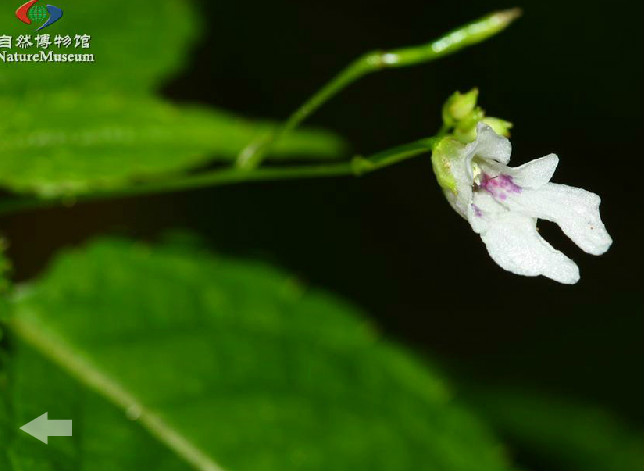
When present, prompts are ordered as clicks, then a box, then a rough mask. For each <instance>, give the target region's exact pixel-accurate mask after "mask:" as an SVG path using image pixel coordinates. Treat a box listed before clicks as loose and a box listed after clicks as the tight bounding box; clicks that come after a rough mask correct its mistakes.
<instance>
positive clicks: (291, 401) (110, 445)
mask: <svg viewBox="0 0 644 471" xmlns="http://www.w3.org/2000/svg"><path fill="white" fill-rule="evenodd" d="M13 304H14V312H13V315H12V320H11V322H10V326H11V331H12V333H13V334H14V335H13V336H12V339H14V347H15V351H14V354H13V357H14V360H13V362H12V365H11V376H10V381H9V383H8V386H7V387H6V388H7V394H8V396H9V397H10V398H11V401H10V402H11V407H10V408H9V410H7V411H6V412H5V414H4V420H3V422H4V427H2V428H1V429H2V432H1V433H3V434H4V437H3V438H4V440H3V441H2V443H4V447H3V450H2V452H3V453H2V454H5V456H4V457H1V456H2V454H0V460H1V459H5V460H7V461H6V462H7V463H10V464H11V466H12V467H10V468H8V469H15V470H18V469H19V470H21V471H31V470H33V471H36V470H38V471H39V470H47V469H52V470H56V471H65V470H74V471H81V470H92V471H100V470H110V471H114V470H128V469H146V470H157V469H158V470H166V469H168V470H180V469H188V468H189V467H190V466H189V463H190V464H192V465H193V466H194V467H196V468H198V469H211V470H214V469H218V467H223V468H224V469H230V470H255V471H259V470H276V471H277V470H279V471H284V470H306V471H314V470H325V471H326V470H333V469H337V470H340V469H343V470H344V469H346V470H349V469H350V470H356V471H359V470H365V471H366V470H369V471H374V470H386V471H396V470H405V469H406V470H414V471H417V470H436V471H450V470H455V471H456V470H462V471H476V470H481V469H484V470H486V471H494V470H503V469H507V465H506V463H505V460H504V458H503V456H502V450H501V447H500V446H499V445H498V444H497V443H496V442H495V441H494V440H493V439H492V438H491V437H490V435H489V434H488V432H487V431H486V429H485V428H484V427H482V426H481V425H480V424H479V423H478V421H477V420H476V419H474V418H473V417H472V416H470V415H469V414H468V413H467V412H465V411H464V410H462V409H461V408H460V407H459V406H458V405H456V404H454V403H453V402H452V400H451V398H450V394H449V392H448V391H447V390H446V388H445V386H444V384H443V382H442V381H441V380H440V379H439V378H438V377H437V375H436V374H435V373H434V372H433V371H432V370H431V369H429V368H427V367H426V366H425V365H423V364H421V363H420V362H418V361H416V360H414V359H413V358H412V357H411V356H410V355H409V354H408V353H406V352H405V351H403V350H402V349H401V348H400V347H398V346H395V345H392V344H390V343H389V342H386V341H383V340H380V339H379V338H378V336H377V335H376V333H375V332H374V329H373V327H371V326H370V325H369V323H368V321H367V320H366V319H365V318H364V317H363V316H362V315H360V314H359V313H358V312H357V311H356V309H355V308H353V307H351V306H350V305H347V304H346V303H344V302H342V301H340V300H338V299H336V298H334V297H332V296H329V295H327V294H325V293H322V292H319V291H317V290H311V289H306V288H304V287H302V286H300V285H299V284H298V283H297V282H296V280H295V279H293V277H291V276H289V275H286V274H284V273H282V272H280V271H277V270H275V269H272V268H269V267H267V266H265V265H262V264H257V263H251V262H244V263H241V262H235V261H230V260H226V259H219V258H213V257H211V256H208V255H207V254H206V253H205V252H202V251H197V250H196V249H190V250H188V249H177V248H170V247H165V248H158V249H151V248H149V247H146V246H143V245H132V244H131V243H129V242H124V241H102V242H98V243H94V244H92V245H90V246H89V247H88V248H86V249H85V250H82V251H73V252H68V253H66V254H65V255H63V256H61V257H60V258H59V259H58V260H57V261H56V263H54V265H53V267H52V268H51V269H50V270H49V271H48V272H47V273H46V274H45V275H44V276H43V277H42V278H41V279H40V280H39V281H37V282H35V283H33V284H31V285H29V286H25V287H23V288H22V289H21V290H19V292H18V294H17V296H16V298H15V301H14V302H13ZM45 411H48V412H49V416H50V418H51V419H73V420H74V437H73V438H51V439H50V442H49V445H48V446H44V445H43V444H42V443H40V442H37V441H36V440H35V439H34V438H32V437H29V436H28V435H26V434H25V433H23V432H19V431H18V427H19V426H20V425H23V424H24V423H26V422H28V421H30V420H31V419H33V418H35V417H37V416H39V415H41V414H43V413H44V412H45ZM0 415H1V414H0ZM128 417H129V418H128ZM3 469H4V468H3Z"/></svg>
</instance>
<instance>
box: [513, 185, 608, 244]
mask: <svg viewBox="0 0 644 471" xmlns="http://www.w3.org/2000/svg"><path fill="white" fill-rule="evenodd" d="M600 203H601V198H600V197H599V196H598V195H596V194H595V193H591V192H590V191H586V190H583V189H581V188H575V187H572V186H568V185H558V184H555V183H548V184H546V185H544V186H543V187H541V188H538V189H533V190H526V191H524V192H522V193H521V194H520V195H516V196H514V197H513V198H512V202H510V203H509V204H510V205H511V208H512V209H517V210H519V211H521V212H522V213H523V214H525V215H528V216H532V217H536V218H539V219H545V220H547V221H552V222H554V223H556V224H557V225H558V226H559V227H560V228H561V230H562V231H563V232H564V234H566V235H567V236H568V237H570V239H571V240H572V241H573V242H574V243H575V244H577V245H578V246H579V248H581V249H582V250H583V251H585V252H588V253H590V254H593V255H601V254H603V253H604V252H606V251H607V250H608V248H609V247H610V246H611V244H612V242H613V241H612V239H611V237H610V235H609V234H608V232H607V231H606V227H605V226H604V224H603V223H602V220H601V216H600V214H599V204H600Z"/></svg>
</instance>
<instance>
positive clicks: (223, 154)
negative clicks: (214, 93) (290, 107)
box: [0, 0, 344, 196]
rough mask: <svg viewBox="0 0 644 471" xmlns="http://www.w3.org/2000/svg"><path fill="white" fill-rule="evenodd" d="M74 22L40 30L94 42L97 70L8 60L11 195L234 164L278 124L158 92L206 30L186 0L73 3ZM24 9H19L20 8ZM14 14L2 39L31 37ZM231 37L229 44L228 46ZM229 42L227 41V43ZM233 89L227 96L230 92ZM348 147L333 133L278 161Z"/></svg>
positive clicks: (0, 126)
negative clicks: (173, 100)
mask: <svg viewBox="0 0 644 471" xmlns="http://www.w3.org/2000/svg"><path fill="white" fill-rule="evenodd" d="M64 3H65V4H64V5H62V4H61V5H60V6H61V7H63V9H64V12H65V13H64V16H63V18H62V19H61V20H60V21H59V22H57V23H55V24H54V25H53V26H51V27H49V28H47V29H45V30H43V31H42V32H41V33H47V34H50V39H53V38H54V37H55V36H56V35H59V34H60V35H70V36H71V37H75V36H76V34H85V33H86V34H89V35H90V36H91V42H90V48H89V49H80V48H78V49H76V48H74V44H75V42H74V43H72V46H71V47H70V48H69V49H64V48H63V49H59V48H58V47H57V46H55V45H52V46H50V47H49V48H48V49H47V50H48V51H51V50H53V51H54V52H56V53H58V52H60V51H61V50H62V51H64V52H81V53H91V54H93V55H94V57H95V62H92V63H64V64H63V63H58V64H56V63H45V62H37V63H35V62H29V63H16V62H14V63H9V62H7V63H2V62H0V108H1V109H2V118H1V119H0V187H3V188H6V189H9V190H11V191H16V192H30V193H37V194H40V195H46V196H60V195H65V194H67V195H69V194H79V193H91V192H93V191H99V190H104V189H112V190H116V189H118V188H120V187H127V186H131V185H133V184H136V183H137V182H139V181H140V180H141V179H150V178H157V179H158V178H174V177H177V176H180V174H181V173H185V172H186V171H191V170H195V169H196V168H197V167H198V166H199V165H201V164H203V163H205V162H208V161H211V160H216V161H226V162H228V163H232V161H233V160H234V158H235V157H236V156H237V154H238V153H239V152H240V151H241V150H242V149H244V147H245V146H246V145H247V144H249V143H250V142H251V141H252V140H253V139H256V138H258V137H259V136H261V135H263V134H265V133H267V132H268V131H269V130H271V129H274V128H275V126H276V124H270V123H265V122H257V121H251V120H242V119H240V118H239V117H237V116H236V115H234V114H231V113H226V112H223V111H219V110H215V109H207V108H203V107H202V108H199V109H197V108H196V107H194V106H193V107H188V106H174V105H171V104H169V103H167V102H164V101H163V100H160V99H159V98H155V97H154V96H153V95H154V92H155V91H156V89H157V88H158V85H159V84H160V83H162V81H163V80H165V79H167V77H168V75H170V74H172V73H175V72H176V71H177V70H178V69H179V68H180V67H181V66H182V65H184V64H185V63H186V62H187V58H188V57H189V49H188V46H189V45H190V44H191V43H192V42H193V40H194V39H195V38H196V36H197V33H198V30H199V27H198V23H199V22H198V21H196V17H197V13H198V12H195V11H194V9H193V7H192V5H191V2H189V1H186V0H136V1H130V0H110V1H105V2H93V1H92V2H90V1H85V0H68V1H65V2H64ZM16 6H17V5H16ZM34 30H35V28H34V26H33V25H31V26H27V25H25V24H23V23H21V22H20V21H18V19H17V18H16V17H15V16H14V15H13V14H12V11H9V12H6V13H5V14H2V15H0V33H2V34H8V35H10V36H13V38H14V43H13V48H12V49H0V52H6V53H8V54H11V53H14V52H19V53H35V52H38V51H41V50H42V49H39V48H37V47H36V45H35V43H34V45H33V46H32V47H31V48H27V49H19V48H17V45H16V38H17V37H18V36H19V35H23V34H31V35H32V38H33V37H35V35H36V33H35V31H34ZM222 39H223V38H222ZM220 46H221V47H224V46H223V43H221V45H220ZM222 92H225V91H222ZM343 150H344V146H343V144H342V141H341V140H340V139H339V138H338V137H336V136H334V135H332V134H331V133H328V132H321V131H307V130H304V131H298V132H295V133H292V134H289V135H287V136H285V137H284V138H283V139H281V142H279V143H278V145H277V146H276V147H275V148H274V149H273V150H272V152H271V156H270V157H272V158H296V159H299V158H307V157H315V158H335V157H338V156H339V155H341V154H342V152H343Z"/></svg>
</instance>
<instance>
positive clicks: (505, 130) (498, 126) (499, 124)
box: [481, 118, 512, 137]
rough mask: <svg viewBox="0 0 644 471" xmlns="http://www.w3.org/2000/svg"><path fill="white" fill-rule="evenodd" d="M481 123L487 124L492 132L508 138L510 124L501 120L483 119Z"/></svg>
mask: <svg viewBox="0 0 644 471" xmlns="http://www.w3.org/2000/svg"><path fill="white" fill-rule="evenodd" d="M481 122H482V123H485V124H487V125H488V126H490V127H491V128H492V130H493V131H494V132H495V133H497V134H499V135H501V136H504V137H510V128H511V127H512V123H511V122H510V121H506V120H504V119H501V118H483V119H482V120H481Z"/></svg>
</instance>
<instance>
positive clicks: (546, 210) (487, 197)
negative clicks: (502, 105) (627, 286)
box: [445, 123, 612, 284]
mask: <svg viewBox="0 0 644 471" xmlns="http://www.w3.org/2000/svg"><path fill="white" fill-rule="evenodd" d="M452 149H456V152H455V153H454V154H453V155H450V156H449V159H448V160H447V162H448V163H447V164H446V168H448V169H449V173H450V174H451V176H452V177H453V180H452V179H451V178H450V180H451V182H452V184H453V185H452V189H451V190H450V189H446V190H445V194H446V196H447V199H448V201H449V202H450V204H451V205H452V207H453V208H454V209H455V210H456V211H457V212H458V213H459V214H460V215H461V216H463V217H464V218H465V219H467V220H468V222H469V223H470V225H471V226H472V229H474V232H476V233H477V234H479V235H480V236H481V239H483V242H484V243H485V245H486V247H487V250H488V252H489V254H490V256H491V257H492V259H494V261H495V262H496V263H498V264H499V265H500V266H501V267H502V268H504V269H505V270H508V271H510V272H512V273H516V274H518V275H525V276H537V275H544V276H547V277H548V278H552V279H553V280H555V281H558V282H560V283H567V284H572V283H576V282H577V281H579V269H578V268H577V265H576V264H575V262H573V261H572V260H571V259H569V258H568V257H566V256H565V255H564V254H563V253H561V252H560V251H558V250H556V249H554V248H553V247H552V246H551V245H550V244H549V243H548V242H546V241H545V240H544V239H543V238H542V237H541V236H540V235H539V232H538V229H537V219H544V220H547V221H552V222H554V223H556V224H557V225H558V226H559V227H560V228H561V230H562V231H563V232H564V233H565V234H566V235H567V236H568V237H569V238H570V239H571V240H572V241H573V242H574V243H575V244H577V245H578V246H579V247H580V248H581V249H582V250H584V251H586V252H588V253H590V254H593V255H601V254H603V253H604V252H606V250H608V248H609V247H610V245H611V243H612V240H611V238H610V236H609V235H608V232H607V231H606V228H605V227H604V224H603V223H602V221H601V218H600V215H599V203H600V198H599V196H597V195H596V194H594V193H591V192H589V191H586V190H583V189H580V188H574V187H571V186H567V185H559V184H555V183H550V179H551V178H552V175H553V174H554V172H555V169H556V167H557V163H558V162H559V159H558V157H557V156H556V155H555V154H550V155H547V156H545V157H542V158H540V159H536V160H533V161H531V162H528V163H527V164H525V165H522V166H520V167H515V168H512V167H508V166H506V164H507V163H508V162H509V160H510V153H511V150H512V148H511V145H510V141H508V140H507V139H506V138H504V137H502V136H499V135H498V134H496V133H495V132H494V131H493V130H492V128H490V127H489V126H487V125H485V124H482V123H479V125H478V127H477V136H476V140H475V141H474V142H472V143H470V144H468V145H466V146H454V145H452ZM452 152H453V150H452ZM454 186H455V187H454Z"/></svg>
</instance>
